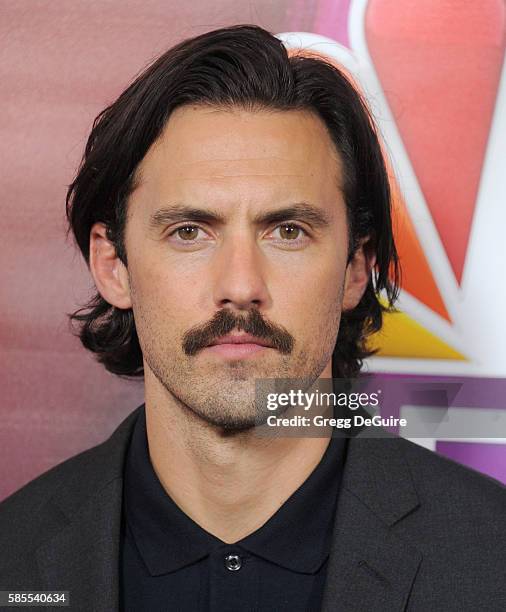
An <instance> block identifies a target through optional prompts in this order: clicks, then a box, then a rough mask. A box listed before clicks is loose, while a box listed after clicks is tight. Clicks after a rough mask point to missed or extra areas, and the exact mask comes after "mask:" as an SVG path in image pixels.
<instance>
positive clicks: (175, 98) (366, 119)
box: [66, 24, 400, 378]
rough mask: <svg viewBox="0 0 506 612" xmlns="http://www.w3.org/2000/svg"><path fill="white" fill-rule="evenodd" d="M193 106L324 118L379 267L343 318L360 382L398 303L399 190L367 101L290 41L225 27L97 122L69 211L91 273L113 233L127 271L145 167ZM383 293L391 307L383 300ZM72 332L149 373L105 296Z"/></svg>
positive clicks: (357, 221)
mask: <svg viewBox="0 0 506 612" xmlns="http://www.w3.org/2000/svg"><path fill="white" fill-rule="evenodd" d="M185 104H197V105H198V104H201V105H211V106H216V107H221V108H232V107H240V108H244V109H247V110H255V109H273V110H280V111H288V110H307V111H311V112H312V113H313V114H315V115H316V116H318V117H319V118H321V119H322V120H323V122H324V123H325V125H326V126H327V128H328V131H329V133H330V135H331V137H332V140H333V142H334V144H335V146H336V149H337V151H338V152H339V154H340V158H341V160H342V165H343V174H344V176H343V193H344V199H345V203H346V209H347V217H348V228H349V237H350V240H349V244H350V247H349V260H350V259H351V257H352V256H353V254H354V252H355V250H356V248H357V245H358V244H359V241H360V239H361V238H364V237H367V236H370V241H369V242H368V244H367V248H368V249H370V250H371V251H372V252H374V253H375V255H376V264H375V266H374V268H373V271H372V274H371V278H370V279H369V283H368V285H367V288H366V290H365V293H364V295H363V297H362V299H361V300H360V303H359V304H358V305H357V307H356V308H354V309H353V310H351V311H348V312H344V313H343V314H342V319H341V325H340V329H339V335H338V338H337V342H336V345H335V349H334V353H333V357H332V369H333V377H335V378H338V377H343V378H344V377H347V378H348V377H354V376H356V375H357V374H358V373H359V371H360V368H361V367H362V361H363V359H364V358H365V357H368V356H369V355H371V354H373V352H374V351H371V350H369V349H368V348H367V345H366V340H367V337H368V336H369V335H370V334H371V333H373V332H375V331H377V330H379V329H380V328H381V325H382V315H383V313H384V312H385V310H387V309H392V308H393V304H394V301H395V299H396V298H397V294H398V289H399V279H400V268H399V262H398V256H397V252H396V248H395V243H394V239H393V234H392V221H391V193H390V185H389V179H388V174H387V170H386V166H385V161H384V159H383V154H382V150H381V146H380V143H379V140H378V135H377V130H376V127H375V125H374V121H373V119H372V117H371V115H370V112H369V110H368V108H367V106H366V104H365V103H364V101H363V99H362V97H361V95H360V94H359V93H358V92H357V90H356V88H355V87H354V86H353V84H352V83H351V81H350V80H349V79H348V78H347V77H346V75H345V74H344V73H343V72H342V71H340V70H339V69H338V68H337V67H335V66H334V65H333V64H332V63H330V62H327V61H325V60H324V59H321V58H319V57H315V56H311V55H310V54H307V53H303V52H300V53H295V54H293V55H289V54H288V52H287V49H286V48H285V46H284V45H283V44H282V43H281V41H280V40H279V39H278V38H276V37H275V36H274V35H272V34H271V33H270V32H268V31H266V30H264V29H263V28H260V27H258V26H255V25H248V24H246V25H237V26H233V27H227V28H222V29H219V30H215V31H212V32H208V33H206V34H203V35H200V36H197V37H195V38H190V39H187V40H184V41H183V42H181V43H179V44H178V45H176V46H175V47H172V48H171V49H169V50H168V51H167V52H166V53H164V54H163V55H162V56H161V57H159V58H158V59H156V60H155V61H154V62H153V63H152V64H151V65H149V66H148V67H147V68H146V69H145V70H144V71H143V72H142V73H141V74H140V76H138V77H137V78H136V79H135V80H134V81H133V82H132V83H131V85H129V87H128V88H127V89H126V90H125V91H124V92H123V93H122V94H121V95H120V96H119V98H118V99H117V100H116V101H115V102H114V103H113V104H111V105H110V106H108V107H107V108H105V109H104V110H103V111H102V112H101V113H100V114H99V115H98V116H97V118H96V119H95V121H94V123H93V128H92V130H91V133H90V136H89V139H88V142H87V144H86V148H85V151H84V155H83V158H82V161H81V164H80V167H79V170H78V172H77V175H76V177H75V179H74V181H73V182H72V183H71V184H70V185H69V188H68V192H67V198H66V212H67V219H68V222H69V230H68V231H69V232H70V231H72V232H73V234H74V237H75V240H76V242H77V245H78V246H79V248H80V250H81V252H82V254H83V256H84V258H85V260H86V262H87V263H88V265H89V247H90V230H91V227H92V225H93V224H94V223H96V222H102V223H104V224H105V225H106V227H107V236H108V238H109V240H111V241H112V242H113V244H114V245H115V247H116V252H117V255H118V257H119V258H120V259H121V260H122V261H123V263H124V264H125V265H128V262H127V253H126V251H125V245H124V229H125V221H126V216H127V203H128V197H129V194H130V193H131V192H132V190H133V188H134V185H135V181H136V169H137V167H138V165H139V163H140V162H141V160H142V159H143V158H144V156H145V155H146V153H147V151H148V149H149V148H150V147H151V145H152V144H153V143H154V142H155V141H156V140H157V138H158V137H159V136H160V133H161V131H162V129H163V127H164V126H165V124H166V122H167V120H168V119H169V117H170V115H171V113H172V111H174V109H176V108H177V107H179V106H182V105H185ZM380 293H382V294H384V295H385V303H381V302H380V300H379V296H380ZM68 316H69V317H70V319H71V322H73V323H77V324H78V325H77V329H76V328H74V333H76V335H78V336H79V337H80V339H81V341H82V343H83V345H84V346H85V347H86V348H87V349H89V350H90V351H92V352H93V353H95V355H96V358H97V360H98V361H99V362H100V363H102V364H103V365H104V366H105V368H106V369H107V370H109V371H110V372H113V373H114V374H117V375H119V376H127V377H132V376H133V377H135V376H142V375H143V373H144V372H143V361H142V351H141V347H140V344H139V340H138V336H137V332H136V328H135V323H134V318H133V313H132V311H131V309H129V310H122V309H119V308H116V307H114V306H112V305H111V304H109V303H108V302H106V301H105V300H104V299H103V298H102V296H101V295H100V294H99V293H96V295H94V296H93V297H92V299H91V300H90V301H89V302H88V303H87V304H86V305H85V306H84V307H83V308H80V309H79V310H77V311H76V312H75V313H73V314H69V315H68Z"/></svg>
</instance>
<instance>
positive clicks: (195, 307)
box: [0, 26, 506, 612]
mask: <svg viewBox="0 0 506 612" xmlns="http://www.w3.org/2000/svg"><path fill="white" fill-rule="evenodd" d="M67 206H68V208H67V211H68V216H69V220H70V226H71V229H72V231H73V232H74V235H75V238H76V241H77V244H78V245H79V247H80V249H81V251H82V253H83V255H84V257H85V259H86V261H87V262H88V263H89V266H90V270H91V273H92V275H93V278H94V281H95V284H96V287H97V290H98V292H97V295H96V296H95V297H94V298H93V299H92V300H91V302H90V303H89V304H88V306H87V308H85V309H83V310H81V311H78V313H76V314H75V315H74V317H73V318H74V320H75V321H77V322H78V323H80V332H79V333H80V337H81V340H82V342H83V344H84V346H85V347H87V348H88V349H90V350H91V351H93V352H94V353H95V354H96V356H97V358H98V359H99V361H100V362H101V363H103V364H104V366H105V367H106V368H107V369H108V370H109V371H111V372H114V373H116V374H118V375H123V376H140V375H143V376H144V383H145V404H144V405H143V406H141V407H139V408H138V409H137V410H136V411H135V412H133V413H132V414H131V415H130V416H129V417H128V418H127V419H126V420H125V421H124V422H123V423H122V424H121V425H120V426H119V428H118V429H117V430H116V431H115V432H114V433H113V435H112V436H111V438H109V439H108V440H107V441H106V442H104V443H103V444H101V445H99V446H97V447H96V448H93V449H90V450H88V451H86V452H84V453H82V454H80V455H78V456H76V457H74V458H71V459H70V460H68V461H66V462H64V463H63V464H61V465H59V466H57V467H56V468H54V469H53V470H50V471H49V472H48V473H46V474H44V475H42V476H41V477H39V478H37V479H36V480H35V481H33V482H32V483H29V484H28V485H27V486H26V487H24V488H23V489H21V490H20V491H18V492H17V493H15V494H14V495H12V496H11V497H10V498H9V499H7V500H6V501H4V502H3V504H1V506H0V524H1V529H0V537H1V541H0V543H1V546H0V551H1V553H0V557H1V562H0V568H1V571H0V587H1V589H2V590H10V591H13V590H30V591H35V590H45V591H69V593H70V605H71V607H72V608H73V609H76V610H86V611H89V610H117V609H123V610H189V611H197V610H239V609H242V610H267V611H269V610H273V611H278V610H289V611H295V610H320V609H321V610H326V611H330V610H342V611H346V612H349V611H353V610H355V611H358V610H363V611H369V610H375V611H385V612H387V611H388V612H391V611H399V610H410V611H424V612H425V611H429V610H430V611H434V610H441V611H443V610H444V611H445V612H446V611H448V610H473V611H474V610H477V609H479V610H497V611H499V610H505V609H506V582H505V580H504V578H505V567H506V548H505V543H506V542H505V535H506V529H505V527H504V513H505V510H506V490H505V489H504V487H502V486H501V485H499V483H496V482H495V481H492V480H491V479H488V478H486V477H484V476H481V475H478V474H477V473H475V472H472V471H471V470H467V469H466V468H464V467H461V466H459V465H457V464H455V463H452V462H450V461H448V460H445V459H443V458H441V457H438V456H437V455H435V454H433V453H430V452H429V451H427V450H424V449H422V448H420V447H418V446H416V445H414V444H411V443H409V442H407V441H405V440H402V439H400V438H395V437H390V438H388V439H385V438H384V437H383V438H374V437H368V436H363V435H362V436H359V437H357V438H351V439H349V440H346V439H343V438H339V437H331V436H330V433H329V432H328V431H326V432H325V435H319V436H314V437H311V436H273V437H265V436H261V435H259V433H258V427H257V426H259V425H262V424H265V423H266V421H267V418H268V416H269V412H268V409H267V408H266V405H265V404H264V403H263V402H262V401H259V399H258V396H257V395H256V394H255V381H259V380H260V381H261V380H264V379H276V380H292V379H299V380H304V381H306V383H307V385H311V384H313V383H315V382H316V381H321V382H322V383H323V382H324V381H325V380H328V379H332V378H349V377H356V376H357V375H358V373H359V371H360V367H361V363H362V359H363V358H364V357H365V356H367V355H368V354H370V353H369V352H368V350H367V346H366V340H367V336H368V335H369V334H370V333H371V332H372V331H374V330H377V329H379V328H380V327H381V316H382V311H383V309H384V307H383V306H382V305H381V304H380V302H379V299H378V295H379V293H380V292H383V293H384V294H385V295H386V297H387V300H388V301H389V303H390V305H392V304H393V301H394V299H395V296H396V293H397V267H398V266H397V255H396V251H395V245H394V242H393V238H392V228H391V217H390V191H389V186H388V177H387V173H386V171H385V164H384V162H383V158H382V154H381V148H380V145H379V143H378V138H377V136H376V132H375V129H374V126H373V123H372V121H371V118H370V116H369V114H368V112H367V109H366V107H365V105H364V104H363V102H362V100H361V98H360V96H359V95H358V94H357V93H356V91H355V90H354V88H353V86H352V85H351V84H350V82H349V81H348V79H347V78H346V77H345V76H344V75H343V74H342V73H341V72H340V71H339V70H338V69H337V68H335V67H333V66H331V65H330V64H327V63H325V62H323V61H321V60H319V59H316V58H312V57H308V56H294V57H291V58H290V57H288V55H287V52H286V49H285V48H284V47H283V45H282V44H281V43H280V42H279V41H278V40H277V39H276V38H275V37H273V36H272V35H271V34H269V33H268V32H266V31H265V30H263V29H261V28H258V27H255V26H237V27H232V28H225V29H221V30H217V31H214V32H210V33H207V34H205V35H203V36H200V37H197V38H194V39H192V40H187V41H185V42H183V43H181V44H180V45H178V46H177V47H175V48H173V49H171V50H169V51H168V52H167V53H166V54H165V55H163V56H162V57H160V58H159V59H158V60H157V61H156V62H155V63H154V64H153V65H152V66H150V67H149V68H148V69H147V70H146V71H145V72H144V73H143V74H142V75H141V76H140V77H138V78H137V80H136V81H135V82H134V83H133V84H132V85H131V86H130V87H129V88H128V89H127V90H126V91H125V92H124V93H123V94H122V95H121V96H120V97H119V98H118V100H116V102H114V104H112V105H111V106H110V107H109V108H107V109H106V110H105V111H104V112H103V113H102V114H101V115H100V116H99V118H98V119H97V121H96V122H95V124H94V127H93V130H92V133H91V135H90V139H89V141H88V144H87V147H86V151H85V155H84V158H83V163H82V165H81V167H80V169H79V172H78V174H77V177H76V179H75V181H74V182H73V183H72V185H71V186H70V188H69V193H68V199H67Z"/></svg>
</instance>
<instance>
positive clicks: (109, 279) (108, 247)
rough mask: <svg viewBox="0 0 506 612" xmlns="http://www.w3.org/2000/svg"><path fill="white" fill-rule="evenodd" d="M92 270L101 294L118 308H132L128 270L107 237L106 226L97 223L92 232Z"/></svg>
mask: <svg viewBox="0 0 506 612" xmlns="http://www.w3.org/2000/svg"><path fill="white" fill-rule="evenodd" d="M90 271H91V274H92V276H93V279H94V281H95V285H96V287H97V289H98V292H99V293H100V295H101V296H102V297H103V298H104V300H105V301H106V302H108V303H109V304H111V305H112V306H116V307H117V308H122V309H127V308H132V301H131V298H130V285H129V282H128V271H127V269H126V266H125V264H124V263H123V262H122V261H121V260H120V259H119V257H118V256H117V255H116V248H115V246H114V244H113V243H112V242H111V241H110V240H109V239H108V238H107V230H106V226H105V225H104V224H103V223H95V224H94V225H93V227H92V228H91V232H90Z"/></svg>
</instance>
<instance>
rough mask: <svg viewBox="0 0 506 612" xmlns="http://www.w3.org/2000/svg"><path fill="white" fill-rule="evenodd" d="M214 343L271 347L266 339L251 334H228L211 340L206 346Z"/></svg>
mask: <svg viewBox="0 0 506 612" xmlns="http://www.w3.org/2000/svg"><path fill="white" fill-rule="evenodd" d="M215 344H259V345H260V346H269V347H272V344H271V343H270V342H269V341H268V340H266V339H264V338H258V337H257V336H252V335H251V334H228V335H226V336H222V337H221V338H219V339H218V340H213V341H212V342H211V343H210V344H209V345H208V346H213V345H215Z"/></svg>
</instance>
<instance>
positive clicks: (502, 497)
mask: <svg viewBox="0 0 506 612" xmlns="http://www.w3.org/2000/svg"><path fill="white" fill-rule="evenodd" d="M397 440H398V444H399V448H400V450H401V452H402V454H403V456H404V458H405V459H406V461H407V462H408V465H409V467H410V472H411V474H412V477H413V484H414V486H415V489H416V490H417V492H418V493H419V495H421V496H422V497H424V498H426V499H429V498H430V499H431V500H448V499H450V498H451V500H452V505H453V507H454V508H455V509H458V508H459V507H460V508H462V510H463V511H465V512H466V513H468V512H471V513H473V514H474V513H479V514H480V516H481V517H482V518H483V513H486V514H492V515H495V516H504V513H505V511H506V486H505V485H504V484H503V483H501V482H499V481H498V480H496V479H494V478H492V477H490V476H488V475H486V474H483V473H481V472H478V471H476V470H474V469H471V468H469V467H467V466H464V465H462V464H460V463H457V462H456V461H453V460H452V459H449V458H447V457H444V456H443V455H440V454H438V453H436V452H434V451H432V450H429V449H427V448H424V447H422V446H420V445H419V444H415V443H414V442H411V441H409V440H405V439H403V438H397Z"/></svg>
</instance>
